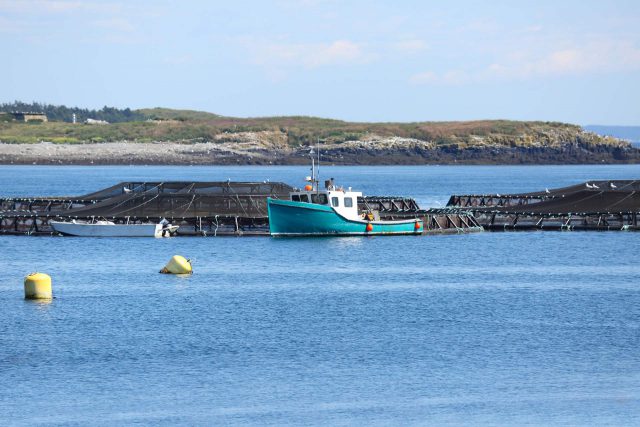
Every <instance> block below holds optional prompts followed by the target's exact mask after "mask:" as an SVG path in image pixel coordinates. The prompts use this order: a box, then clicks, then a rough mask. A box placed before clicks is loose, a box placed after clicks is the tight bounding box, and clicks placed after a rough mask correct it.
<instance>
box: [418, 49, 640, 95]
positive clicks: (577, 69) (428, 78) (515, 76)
mask: <svg viewBox="0 0 640 427" xmlns="http://www.w3.org/2000/svg"><path fill="white" fill-rule="evenodd" d="M637 71H640V48H639V47H638V46H636V45H635V44H634V43H631V42H629V41H620V40H599V41H593V42H590V43H586V44H585V45H583V46H567V47H563V48H559V49H555V50H550V51H547V52H544V53H539V52H538V51H534V50H533V49H532V50H530V51H526V50H520V51H515V52H511V53H509V54H502V55H500V58H498V60H496V61H494V62H492V63H490V64H489V65H487V66H485V67H477V68H473V69H450V70H446V71H442V72H435V71H431V70H428V71H424V72H419V73H416V74H413V75H412V76H410V77H409V83H411V84H414V85H421V84H425V85H464V84H469V83H479V82H486V81H496V80H531V79H538V78H549V77H550V78H554V77H563V76H581V75H591V74H606V73H618V72H637Z"/></svg>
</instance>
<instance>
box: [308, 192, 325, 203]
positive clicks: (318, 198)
mask: <svg viewBox="0 0 640 427" xmlns="http://www.w3.org/2000/svg"><path fill="white" fill-rule="evenodd" d="M311 203H315V204H317V205H326V204H327V203H328V201H327V195H326V194H324V193H320V194H312V195H311Z"/></svg>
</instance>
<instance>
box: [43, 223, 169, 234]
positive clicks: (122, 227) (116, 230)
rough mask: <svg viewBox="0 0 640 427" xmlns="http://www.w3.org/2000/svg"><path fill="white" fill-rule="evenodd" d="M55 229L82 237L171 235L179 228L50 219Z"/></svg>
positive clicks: (158, 225)
mask: <svg viewBox="0 0 640 427" xmlns="http://www.w3.org/2000/svg"><path fill="white" fill-rule="evenodd" d="M49 224H50V225H51V228H53V230H54V231H56V232H58V233H60V234H63V235H67V236H80V237H169V236H174V235H175V234H176V231H177V230H178V226H177V225H170V224H168V223H162V222H161V223H159V224H116V223H114V222H112V221H104V220H96V221H78V220H72V221H50V222H49Z"/></svg>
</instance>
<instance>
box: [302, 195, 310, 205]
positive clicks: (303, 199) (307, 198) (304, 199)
mask: <svg viewBox="0 0 640 427" xmlns="http://www.w3.org/2000/svg"><path fill="white" fill-rule="evenodd" d="M300 201H301V202H305V203H309V196H307V195H306V194H301V195H300Z"/></svg>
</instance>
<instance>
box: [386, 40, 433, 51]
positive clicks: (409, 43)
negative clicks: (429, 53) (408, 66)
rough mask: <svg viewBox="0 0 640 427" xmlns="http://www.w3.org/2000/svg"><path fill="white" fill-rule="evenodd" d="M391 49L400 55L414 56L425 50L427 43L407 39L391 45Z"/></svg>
mask: <svg viewBox="0 0 640 427" xmlns="http://www.w3.org/2000/svg"><path fill="white" fill-rule="evenodd" d="M391 48H392V49H393V50H395V51H398V52H401V53H408V54H414V53H418V52H422V51H423V50H425V49H427V43H426V42H425V41H424V40H420V39H408V40H401V41H399V42H395V43H392V44H391Z"/></svg>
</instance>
